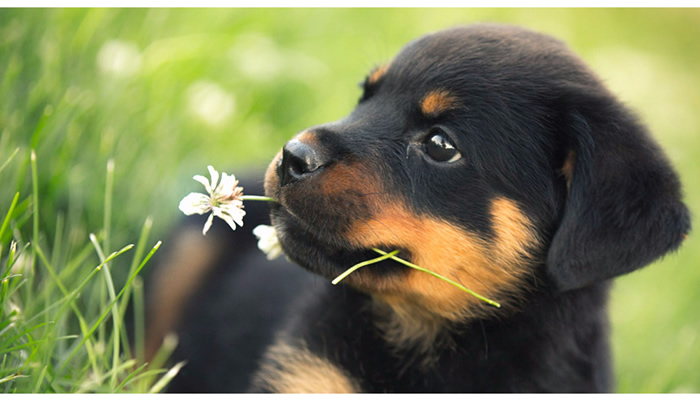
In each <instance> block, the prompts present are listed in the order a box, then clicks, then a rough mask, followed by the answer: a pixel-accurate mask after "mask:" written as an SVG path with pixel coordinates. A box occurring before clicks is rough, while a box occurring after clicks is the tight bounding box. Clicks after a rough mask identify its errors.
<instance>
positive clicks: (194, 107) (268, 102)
mask: <svg viewBox="0 0 700 400" xmlns="http://www.w3.org/2000/svg"><path fill="white" fill-rule="evenodd" d="M475 21H490V22H504V23H512V24H518V25H522V26H526V27H529V28H532V29H534V30H537V31H541V32H545V33H550V34H552V35H554V36H556V37H558V38H560V39H562V40H564V41H566V42H567V43H568V44H569V45H570V46H571V47H572V48H573V49H574V50H575V51H576V52H577V53H578V54H580V55H581V57H582V58H583V59H584V60H585V61H586V62H588V63H589V64H590V65H591V66H592V67H593V69H594V70H596V71H597V72H598V73H599V75H600V76H601V77H602V78H603V79H604V80H605V81H606V82H607V84H608V86H609V87H610V88H611V89H612V91H613V92H615V93H616V94H617V95H618V96H619V97H620V98H621V99H622V100H623V101H624V102H625V103H627V104H628V105H629V106H631V107H632V108H633V109H634V110H636V111H637V112H638V114H639V115H640V116H641V118H642V120H643V121H645V122H646V123H647V124H648V125H649V127H650V128H651V131H652V132H653V134H654V135H655V137H656V138H657V139H658V140H659V142H660V143H661V144H662V146H663V147H664V148H665V149H666V151H667V153H668V155H669V156H670V158H671V159H672V161H673V163H674V164H675V165H676V167H677V169H678V170H679V172H680V174H681V175H682V180H683V182H684V184H685V192H686V200H687V203H688V205H689V206H690V208H691V210H698V209H700V188H699V187H698V185H697V182H698V178H699V176H700V175H699V173H700V112H698V111H699V110H700V90H698V89H699V88H700V74H699V73H698V65H700V40H698V38H700V11H699V10H697V9H653V10H652V9H641V10H640V9H436V10H432V9H207V10H193V9H136V10H112V9H89V10H86V9H52V10H41V9H31V10H22V9H0V167H2V166H3V165H4V164H5V162H6V161H7V160H9V158H10V156H11V155H12V154H13V152H14V151H15V149H17V148H19V152H18V153H17V155H16V157H15V158H14V159H12V160H11V161H10V162H9V163H7V164H6V166H5V168H4V170H2V171H0V182H2V184H0V214H2V215H4V214H5V213H6V212H7V210H8V209H9V206H10V202H11V201H12V198H13V196H14V194H15V192H17V191H19V192H20V193H21V197H20V199H23V201H22V202H21V203H20V206H18V208H17V210H16V211H15V213H14V214H15V216H16V217H17V218H16V220H15V221H13V223H12V225H13V226H12V228H13V230H14V235H15V237H17V235H24V236H29V234H28V232H30V228H31V227H30V226H29V225H31V224H30V223H28V222H27V221H28V220H27V218H23V217H22V216H23V215H27V214H26V209H27V207H28V205H29V204H30V200H29V197H28V195H29V194H30V192H31V176H30V170H29V167H28V165H29V153H30V149H31V148H36V153H37V160H38V167H39V184H40V185H39V193H40V196H39V199H40V215H41V216H42V218H41V219H40V231H41V234H40V239H41V242H42V243H44V244H45V245H46V246H48V247H51V246H60V248H61V249H60V251H59V252H58V255H56V256H55V257H57V258H61V257H63V258H66V259H68V258H70V257H71V254H74V253H76V252H77V251H78V250H79V249H82V248H84V246H85V243H87V242H88V239H87V235H88V234H89V233H91V232H100V230H101V229H102V228H103V213H104V208H105V204H104V197H105V189H104V188H105V176H106V165H107V161H108V160H109V159H113V160H114V163H115V166H116V169H115V188H114V211H113V213H114V216H113V219H112V229H111V230H112V233H111V235H112V238H111V240H112V243H114V245H113V246H112V247H114V248H120V247H122V246H124V245H125V244H127V243H133V242H134V241H135V240H136V239H137V238H138V235H139V231H140V229H141V226H142V224H143V222H144V220H145V219H146V218H147V216H149V215H150V216H153V217H154V225H153V236H154V237H155V238H156V239H164V238H166V237H167V234H168V230H169V229H170V228H172V226H173V225H174V223H175V222H176V220H177V218H178V217H179V211H178V210H177V204H178V202H179V200H180V199H181V198H182V197H183V196H184V195H185V194H187V193H188V192H189V191H192V190H200V189H201V188H200V187H199V185H198V184H197V183H196V182H194V181H192V179H191V178H192V176H193V175H194V174H205V172H206V166H207V165H209V164H211V165H213V166H215V167H216V168H217V169H219V170H226V171H228V172H234V173H236V174H243V173H245V172H246V171H255V170H261V169H262V168H264V167H265V166H266V165H267V163H268V162H269V160H270V159H271V158H272V156H273V155H274V154H275V153H276V151H277V150H278V149H279V148H280V147H281V146H282V145H283V143H284V142H285V141H286V140H287V139H288V138H290V137H291V136H292V135H293V134H294V133H296V132H298V131H300V130H302V129H304V128H305V127H307V126H309V125H313V124H318V123H323V122H327V121H332V120H335V119H339V118H341V117H342V116H344V115H345V114H346V113H347V112H349V111H350V110H351V109H352V107H353V106H354V104H355V103H356V101H357V99H358V97H359V95H360V89H359V88H358V86H357V83H358V82H359V81H361V80H362V79H363V77H364V76H365V74H366V73H367V72H368V70H369V69H370V68H372V67H374V66H376V65H378V64H381V63H383V62H386V61H388V60H390V59H391V58H392V57H393V55H394V54H395V53H396V52H397V51H398V50H399V49H400V48H401V47H402V46H403V45H404V44H405V43H406V42H408V41H409V40H412V39H414V38H416V37H418V36H420V35H422V34H425V33H429V32H432V31H436V30H439V29H442V28H446V27H450V26H454V25H458V24H465V23H470V22H475ZM249 194H252V193H249ZM59 230H60V232H61V234H60V235H59V237H61V243H54V240H55V238H56V237H57V232H58V231H59ZM12 234H13V233H11V232H9V230H8V231H7V233H6V235H5V236H6V237H4V238H0V242H2V243H3V245H4V244H7V243H8V241H9V237H10V235H12ZM699 245H700V239H698V237H697V235H690V236H689V238H688V240H687V241H686V243H685V245H684V247H683V249H682V250H681V251H680V252H679V253H677V254H675V255H671V256H668V257H666V258H665V259H664V260H663V261H661V262H658V263H656V264H654V265H652V266H650V267H648V268H645V269H643V270H641V271H638V272H635V273H632V274H631V275H629V276H626V277H623V278H621V279H619V280H618V281H617V283H616V286H615V290H614V292H613V296H612V305H611V311H612V313H611V314H612V317H611V320H612V321H611V323H612V331H613V349H614V358H615V365H616V371H617V376H618V390H619V391H621V392H698V391H700V340H699V339H698V333H699V332H700V311H698V308H697V304H698V303H700V290H698V289H699V288H700V268H697V266H698V263H699V262H700V249H699ZM91 257H94V256H91ZM115 275H119V272H118V271H116V269H115Z"/></svg>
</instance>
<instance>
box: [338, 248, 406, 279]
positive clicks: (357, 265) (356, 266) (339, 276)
mask: <svg viewBox="0 0 700 400" xmlns="http://www.w3.org/2000/svg"><path fill="white" fill-rule="evenodd" d="M398 252H399V251H398V250H394V251H392V252H391V253H389V254H386V253H385V254H384V255H382V256H381V257H377V258H373V259H371V260H367V261H363V262H361V263H357V264H355V265H353V266H352V267H350V268H348V269H347V270H345V272H343V273H342V274H340V275H338V277H336V278H335V279H333V281H332V282H331V283H332V284H334V285H337V284H338V283H339V282H340V281H342V280H343V279H345V278H346V277H347V276H348V275H350V274H352V273H353V272H355V271H357V270H358V269H360V268H362V267H364V266H367V265H371V264H375V263H378V262H380V261H383V260H386V259H387V258H390V257H393V256H395V255H396V254H398Z"/></svg>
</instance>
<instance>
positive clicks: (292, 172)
mask: <svg viewBox="0 0 700 400" xmlns="http://www.w3.org/2000/svg"><path fill="white" fill-rule="evenodd" d="M327 163H328V159H327V157H326V156H325V155H324V154H323V153H322V152H321V151H320V150H319V149H317V148H315V147H314V146H312V145H309V144H306V143H304V142H302V141H300V140H299V139H292V140H290V141H289V142H287V144H285V145H284V148H283V149H282V157H281V158H280V161H279V163H278V164H277V176H278V177H279V178H280V184H281V185H282V186H284V185H287V184H289V183H294V182H296V181H298V180H299V179H301V178H303V177H304V176H305V175H308V174H310V173H312V172H314V171H316V170H317V169H319V168H321V167H323V166H325V165H326V164H327Z"/></svg>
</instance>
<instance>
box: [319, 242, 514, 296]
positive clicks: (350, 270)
mask: <svg viewBox="0 0 700 400" xmlns="http://www.w3.org/2000/svg"><path fill="white" fill-rule="evenodd" d="M372 250H373V251H375V252H376V253H379V254H381V257H377V258H373V259H371V260H367V261H363V262H361V263H358V264H355V265H353V266H352V267H350V268H348V269H347V270H345V272H343V273H342V274H340V275H338V277H337V278H335V279H333V281H332V283H333V284H334V285H337V284H338V283H339V282H340V281H342V280H343V279H345V277H347V276H348V275H350V274H352V273H353V272H355V271H357V270H358V269H360V268H362V267H364V266H367V265H370V264H376V263H378V262H380V261H384V260H386V259H389V258H390V259H392V260H394V261H396V262H398V263H401V264H403V265H405V266H407V267H410V268H413V269H415V270H418V271H421V272H425V273H426V274H430V275H432V276H434V277H436V278H438V279H442V280H443V281H445V282H447V283H449V284H451V285H453V286H455V287H457V288H458V289H460V290H463V291H465V292H467V293H469V294H470V295H472V296H474V297H476V298H477V299H479V300H481V301H484V302H486V303H488V304H491V305H492V306H495V307H501V304H500V303H497V302H495V301H493V300H491V299H489V298H486V297H484V296H482V295H480V294H479V293H476V292H475V291H473V290H470V289H467V288H466V287H464V286H463V285H460V284H459V283H457V282H455V281H453V280H451V279H449V278H446V277H444V276H442V275H440V274H438V273H436V272H433V271H431V270H429V269H425V268H423V267H420V266H418V265H416V264H413V263H411V262H408V261H406V260H404V259H403V258H399V257H396V254H398V252H399V251H398V250H394V251H392V252H391V253H387V252H385V251H382V250H379V249H377V248H372Z"/></svg>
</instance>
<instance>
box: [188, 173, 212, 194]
mask: <svg viewBox="0 0 700 400" xmlns="http://www.w3.org/2000/svg"><path fill="white" fill-rule="evenodd" d="M192 179H194V180H195V181H197V182H199V183H201V184H202V185H204V188H205V189H207V193H209V196H212V192H211V186H210V185H209V179H207V178H205V177H203V176H202V175H195V176H194V177H192Z"/></svg>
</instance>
